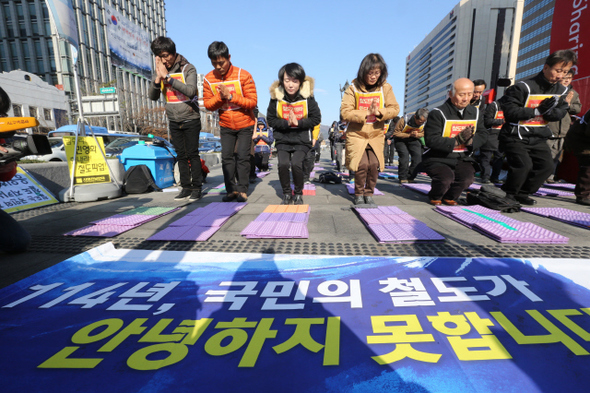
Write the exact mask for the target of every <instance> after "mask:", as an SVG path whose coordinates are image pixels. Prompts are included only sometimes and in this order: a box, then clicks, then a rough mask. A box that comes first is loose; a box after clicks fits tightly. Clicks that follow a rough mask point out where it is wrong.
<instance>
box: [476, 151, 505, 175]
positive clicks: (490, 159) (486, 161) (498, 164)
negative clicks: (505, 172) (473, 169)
mask: <svg viewBox="0 0 590 393" xmlns="http://www.w3.org/2000/svg"><path fill="white" fill-rule="evenodd" d="M479 161H480V163H481V179H482V180H490V179H494V180H497V179H498V178H499V177H500V172H502V163H503V159H502V153H500V152H499V151H498V150H481V149H480V151H479Z"/></svg>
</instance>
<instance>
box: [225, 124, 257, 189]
mask: <svg viewBox="0 0 590 393" xmlns="http://www.w3.org/2000/svg"><path fill="white" fill-rule="evenodd" d="M253 132H254V131H253V129H252V127H246V128H242V129H240V130H232V129H231V128H225V127H221V130H220V137H221V168H222V170H223V179H224V181H225V190H226V191H227V193H228V194H229V193H232V192H243V193H247V192H248V183H249V175H250V148H251V146H252V133H253ZM234 152H235V154H236V158H235V159H234Z"/></svg>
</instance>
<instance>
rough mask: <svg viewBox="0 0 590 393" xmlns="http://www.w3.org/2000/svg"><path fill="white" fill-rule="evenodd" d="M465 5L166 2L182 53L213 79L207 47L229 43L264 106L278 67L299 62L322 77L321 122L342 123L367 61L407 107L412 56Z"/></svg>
mask: <svg viewBox="0 0 590 393" xmlns="http://www.w3.org/2000/svg"><path fill="white" fill-rule="evenodd" d="M458 2H459V0H414V1H399V0H373V1H366V2H365V1H359V0H357V1H351V0H315V1H312V0H300V1H296V2H289V1H280V0H279V1H277V0H273V1H267V0H257V1H238V0H225V1H195V0H168V1H166V20H167V23H166V27H167V31H168V33H167V34H168V36H169V37H170V38H172V39H173V40H174V42H175V43H176V50H177V51H178V53H181V54H182V55H183V56H185V57H186V58H187V59H188V60H189V61H190V62H191V63H192V64H194V65H195V67H196V68H197V72H199V73H203V74H206V73H208V72H209V71H211V70H212V69H213V67H212V66H211V63H210V61H209V58H208V57H207V47H208V46H209V44H210V43H211V42H213V41H223V42H225V43H226V44H227V46H228V47H229V51H230V54H231V56H232V63H233V64H234V65H235V66H238V67H241V68H244V69H245V70H247V71H249V72H250V73H251V74H252V76H253V77H254V82H255V83H256V89H257V92H258V107H259V108H260V111H261V112H262V113H266V109H267V108H268V103H269V100H270V95H269V92H268V88H269V87H270V85H271V84H272V82H273V81H275V80H276V79H277V78H278V76H277V74H278V71H279V69H280V68H281V67H282V66H283V65H284V64H287V63H291V62H296V63H299V64H301V65H302V66H303V68H304V69H305V72H306V73H307V74H308V75H309V76H311V77H313V78H315V81H316V83H315V98H316V100H317V102H318V104H319V106H320V109H321V111H322V124H324V125H329V124H331V123H332V121H334V120H337V119H338V116H339V108H340V100H341V97H340V91H339V87H340V85H344V83H345V82H346V80H348V81H349V82H350V81H351V80H352V79H354V77H355V76H356V73H357V71H358V67H359V65H360V63H361V60H362V59H363V57H365V55H367V54H368V53H371V52H378V53H380V54H381V55H382V56H383V57H384V59H385V61H386V62H387V66H388V69H389V77H388V82H389V83H390V84H391V85H392V87H393V92H394V93H395V95H396V98H397V99H398V103H399V104H400V107H402V108H403V94H404V77H405V73H404V70H405V59H406V57H407V55H408V54H409V53H410V52H411V51H412V50H413V49H414V48H415V47H416V45H418V44H419V43H420V42H421V41H422V40H423V39H424V37H425V36H426V35H427V34H428V33H429V32H430V31H432V29H433V28H434V27H435V26H436V25H437V24H438V23H439V22H440V21H441V20H442V19H443V18H445V17H447V15H448V13H449V12H450V11H451V10H452V9H453V7H454V6H455V5H456V4H457V3H458Z"/></svg>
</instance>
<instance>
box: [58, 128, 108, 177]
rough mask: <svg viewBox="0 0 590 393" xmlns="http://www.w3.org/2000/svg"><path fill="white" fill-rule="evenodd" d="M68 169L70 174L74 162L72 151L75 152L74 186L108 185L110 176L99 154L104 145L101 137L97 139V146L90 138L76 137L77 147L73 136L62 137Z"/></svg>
mask: <svg viewBox="0 0 590 393" xmlns="http://www.w3.org/2000/svg"><path fill="white" fill-rule="evenodd" d="M63 139H64V145H65V148H66V156H67V158H68V167H69V169H70V173H72V163H73V162H74V150H75V151H76V170H75V172H74V184H78V185H79V184H96V183H109V182H110V181H111V176H110V172H109V168H108V166H107V163H106V161H105V159H104V157H103V155H102V153H101V152H100V150H102V151H103V153H104V144H103V141H102V138H101V137H97V138H96V139H97V140H98V145H97V144H96V141H95V140H94V138H93V137H91V136H83V137H78V146H76V149H74V144H75V143H76V137H75V136H64V138H63ZM99 149H100V150H99Z"/></svg>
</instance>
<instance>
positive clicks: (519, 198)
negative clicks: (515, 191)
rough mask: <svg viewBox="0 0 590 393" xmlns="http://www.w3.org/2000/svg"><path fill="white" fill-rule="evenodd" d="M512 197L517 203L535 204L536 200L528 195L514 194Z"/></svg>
mask: <svg viewBox="0 0 590 393" xmlns="http://www.w3.org/2000/svg"><path fill="white" fill-rule="evenodd" d="M514 199H516V200H517V201H518V203H521V204H523V205H529V206H532V205H536V204H537V201H535V200H534V199H533V198H531V197H529V196H528V195H514Z"/></svg>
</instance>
